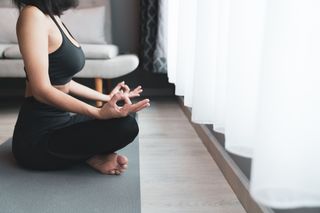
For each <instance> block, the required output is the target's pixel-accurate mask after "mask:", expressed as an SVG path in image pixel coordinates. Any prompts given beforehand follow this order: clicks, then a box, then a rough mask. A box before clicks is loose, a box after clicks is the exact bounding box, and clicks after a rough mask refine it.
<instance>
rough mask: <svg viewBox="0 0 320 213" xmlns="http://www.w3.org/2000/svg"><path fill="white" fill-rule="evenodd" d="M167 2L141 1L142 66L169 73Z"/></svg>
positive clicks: (148, 70)
mask: <svg viewBox="0 0 320 213" xmlns="http://www.w3.org/2000/svg"><path fill="white" fill-rule="evenodd" d="M166 1H167V0H141V57H140V59H141V65H142V69H143V70H144V71H146V72H153V73H167V58H166V56H167V36H166V34H167V16H166V15H167V14H166V13H167V2H166Z"/></svg>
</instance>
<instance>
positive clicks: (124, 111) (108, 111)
mask: <svg viewBox="0 0 320 213" xmlns="http://www.w3.org/2000/svg"><path fill="white" fill-rule="evenodd" d="M121 100H123V101H124V105H123V106H118V105H117V102H118V101H121ZM149 102H150V101H149V99H144V100H142V101H139V102H137V103H134V104H133V103H131V101H130V98H129V97H128V96H127V95H126V94H123V93H120V92H119V93H116V94H114V95H113V96H112V98H111V100H110V101H109V102H107V103H105V104H104V105H103V106H102V107H101V108H100V109H99V118H100V119H110V118H120V117H126V116H127V115H128V114H129V113H131V112H138V111H140V110H142V109H144V108H146V107H149V106H150V103H149Z"/></svg>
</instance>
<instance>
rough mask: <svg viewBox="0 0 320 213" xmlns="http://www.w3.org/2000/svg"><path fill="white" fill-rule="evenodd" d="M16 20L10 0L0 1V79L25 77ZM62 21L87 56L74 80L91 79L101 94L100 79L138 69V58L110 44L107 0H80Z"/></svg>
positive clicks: (110, 35) (64, 15)
mask: <svg viewBox="0 0 320 213" xmlns="http://www.w3.org/2000/svg"><path fill="white" fill-rule="evenodd" d="M17 17H18V10H17V9H16V8H13V5H12V3H11V0H1V1H0V29H1V30H0V77H1V78H25V72H24V70H23V61H22V58H21V54H20V51H19V47H18V44H17V37H16V33H15V25H16V20H17ZM61 19H62V21H63V22H64V24H65V25H66V26H67V27H68V28H69V30H70V31H71V33H72V35H73V36H74V37H75V38H76V39H77V41H78V42H79V43H80V45H81V46H82V49H83V51H84V53H85V56H86V64H85V66H84V68H83V70H82V71H81V72H79V73H77V74H76V75H75V77H77V78H93V79H94V80H95V89H96V90H97V91H99V92H103V79H112V78H117V77H120V76H123V75H126V74H128V73H130V72H132V71H134V70H135V69H136V68H137V66H138V64H139V59H138V57H137V56H136V55H134V54H125V55H119V49H118V47H117V46H116V45H115V44H112V32H111V29H112V28H111V27H112V24H111V7H110V0H80V4H79V7H77V8H76V9H71V10H69V11H66V12H65V13H64V14H63V15H62V16H61ZM108 82H109V81H108ZM109 83H110V82H109ZM97 105H98V106H99V105H101V102H97Z"/></svg>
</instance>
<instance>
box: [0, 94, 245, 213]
mask: <svg viewBox="0 0 320 213" xmlns="http://www.w3.org/2000/svg"><path fill="white" fill-rule="evenodd" d="M19 104H20V103H19V102H17V103H11V102H7V101H2V100H1V101H0V143H2V142H4V141H5V140H7V139H8V138H9V137H11V136H12V133H13V127H14V124H15V121H16V118H17V112H18V109H19V108H18V107H19ZM138 119H139V121H138V122H139V125H140V133H139V137H140V140H139V142H140V174H141V201H142V213H171V212H172V213H177V212H179V213H180V212H181V213H244V212H245V210H244V209H243V207H242V206H241V204H240V203H239V201H238V199H237V198H236V196H235V194H234V193H233V191H232V189H231V188H230V186H229V185H228V183H227V181H226V180H225V178H224V177H223V175H222V173H221V172H220V170H219V168H218V167H217V165H216V163H215V162H214V161H213V159H212V158H211V156H210V155H209V153H208V151H207V150H206V149H205V147H204V146H203V145H202V143H201V141H200V139H199V137H198V136H197V134H196V132H195V131H194V130H193V128H192V126H191V125H190V124H189V122H188V120H187V118H186V117H185V116H184V114H183V112H182V110H181V109H180V108H179V105H178V103H177V102H176V100H175V99H173V98H160V99H159V98H157V99H152V98H151V107H149V108H148V109H146V110H144V111H141V112H139V118H138ZM129 161H130V159H129ZM129 165H130V162H129Z"/></svg>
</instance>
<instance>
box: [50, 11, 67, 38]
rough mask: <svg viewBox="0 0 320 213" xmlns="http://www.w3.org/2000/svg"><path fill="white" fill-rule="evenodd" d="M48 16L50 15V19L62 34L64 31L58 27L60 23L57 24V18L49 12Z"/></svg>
mask: <svg viewBox="0 0 320 213" xmlns="http://www.w3.org/2000/svg"><path fill="white" fill-rule="evenodd" d="M49 16H50V17H51V19H52V20H53V22H54V23H55V24H56V25H57V27H58V28H59V30H60V32H61V33H62V34H63V35H64V32H63V30H62V28H61V27H60V25H59V24H58V22H57V20H56V19H55V18H54V16H53V15H51V14H49Z"/></svg>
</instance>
